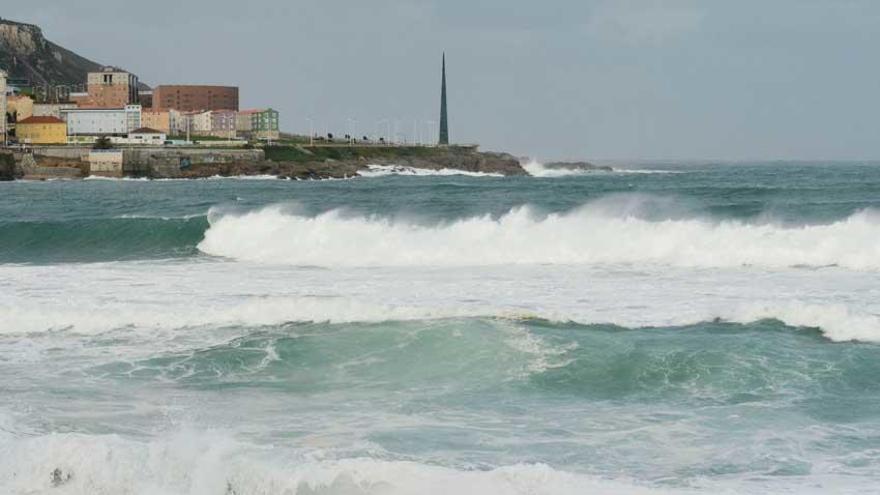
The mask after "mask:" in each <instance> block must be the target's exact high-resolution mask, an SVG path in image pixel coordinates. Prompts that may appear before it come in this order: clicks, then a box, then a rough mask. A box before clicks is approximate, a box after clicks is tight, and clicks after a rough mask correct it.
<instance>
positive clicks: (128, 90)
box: [70, 67, 139, 108]
mask: <svg viewBox="0 0 880 495" xmlns="http://www.w3.org/2000/svg"><path fill="white" fill-rule="evenodd" d="M138 84H139V83H138V78H137V76H135V75H134V74H131V73H128V72H126V71H124V70H121V69H117V68H114V67H105V68H104V70H102V71H100V72H89V75H88V79H87V83H86V85H87V88H88V92H87V93H85V94H82V93H71V94H70V99H71V101H73V102H74V103H76V104H77V106H79V107H80V108H123V107H125V106H126V105H137V104H138Z"/></svg>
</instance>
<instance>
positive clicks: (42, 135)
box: [15, 117, 67, 144]
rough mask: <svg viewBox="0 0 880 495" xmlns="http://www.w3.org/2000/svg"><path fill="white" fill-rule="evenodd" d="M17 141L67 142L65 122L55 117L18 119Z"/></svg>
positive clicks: (34, 142)
mask: <svg viewBox="0 0 880 495" xmlns="http://www.w3.org/2000/svg"><path fill="white" fill-rule="evenodd" d="M15 135H16V137H17V138H18V141H19V142H21V143H28V144H67V123H66V122H64V121H63V120H61V119H59V118H57V117H29V118H26V119H24V120H20V121H18V123H17V124H16V128H15Z"/></svg>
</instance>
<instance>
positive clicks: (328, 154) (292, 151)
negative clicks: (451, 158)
mask: <svg viewBox="0 0 880 495" xmlns="http://www.w3.org/2000/svg"><path fill="white" fill-rule="evenodd" d="M447 149H448V148H429V147H424V146H378V145H368V146H344V145H342V146H267V147H265V148H264V150H265V152H266V159H268V160H272V161H276V162H300V163H302V162H324V161H327V160H337V161H343V160H360V159H364V160H369V159H371V158H374V159H378V158H398V157H400V158H403V157H406V158H429V157H431V156H435V155H436V154H437V153H438V152H443V151H445V150H447Z"/></svg>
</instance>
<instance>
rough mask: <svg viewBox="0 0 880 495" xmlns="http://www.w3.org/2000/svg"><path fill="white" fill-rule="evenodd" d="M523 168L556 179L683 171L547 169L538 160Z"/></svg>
mask: <svg viewBox="0 0 880 495" xmlns="http://www.w3.org/2000/svg"><path fill="white" fill-rule="evenodd" d="M522 167H523V168H524V169H525V171H526V172H528V174H529V175H531V176H532V177H539V178H555V177H571V176H576V175H590V174H597V173H600V174H601V173H604V174H680V173H684V172H683V171H681V170H665V169H649V168H641V169H640V168H617V167H615V168H614V169H613V170H610V171H609V170H590V169H583V168H576V167H571V168H565V167H547V166H545V165H544V164H543V163H541V162H539V161H537V160H529V161H528V162H526V163H523V164H522Z"/></svg>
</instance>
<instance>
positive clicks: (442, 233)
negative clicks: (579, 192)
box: [198, 202, 880, 271]
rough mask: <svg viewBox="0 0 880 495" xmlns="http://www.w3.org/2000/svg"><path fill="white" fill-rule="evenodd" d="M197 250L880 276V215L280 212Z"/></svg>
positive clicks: (215, 228) (212, 233) (291, 260)
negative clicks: (448, 217) (762, 219)
mask: <svg viewBox="0 0 880 495" xmlns="http://www.w3.org/2000/svg"><path fill="white" fill-rule="evenodd" d="M209 222H210V228H209V229H208V230H207V232H206V233H205V238H204V240H203V241H202V242H201V243H200V244H199V245H198V248H199V249H200V250H201V251H202V252H204V253H207V254H210V255H215V256H222V257H228V258H234V259H239V260H247V261H255V262H263V263H274V264H292V265H308V266H349V267H355V266H485V265H506V264H621V263H622V264H630V263H650V264H660V265H672V266H682V267H741V266H758V267H769V268H783V267H827V266H839V267H844V268H849V269H853V270H871V271H873V270H880V214H878V213H877V212H876V211H874V210H870V209H869V210H863V211H860V212H858V213H855V214H853V215H851V216H850V217H848V218H845V219H841V220H838V221H836V222H833V223H829V224H810V225H800V226H785V225H780V224H776V223H748V222H745V221H741V220H723V221H718V220H713V219H705V218H672V219H666V220H662V219H661V220H657V219H650V220H649V219H646V218H644V217H643V216H640V215H638V214H633V213H632V212H626V211H624V212H615V211H613V208H609V206H608V204H607V202H600V203H594V204H588V205H586V206H584V207H581V208H579V209H576V210H573V211H569V212H565V213H552V214H547V215H543V214H541V213H540V212H538V211H536V210H535V209H534V208H532V207H529V206H521V207H516V208H513V209H512V210H510V211H508V212H507V213H505V214H503V215H501V216H500V217H493V216H490V215H482V216H475V217H470V218H464V219H459V220H455V221H451V222H448V223H443V224H437V225H425V224H421V223H418V222H413V221H407V220H395V219H389V218H383V217H376V216H370V217H365V216H350V215H346V214H345V213H344V212H342V211H339V210H333V211H329V212H325V213H322V214H320V215H317V216H301V215H298V214H295V213H291V212H289V211H287V210H285V209H284V208H283V207H281V206H270V207H266V208H264V209H261V210H258V211H253V212H249V213H245V214H225V215H222V214H217V213H212V214H210V215H209Z"/></svg>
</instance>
